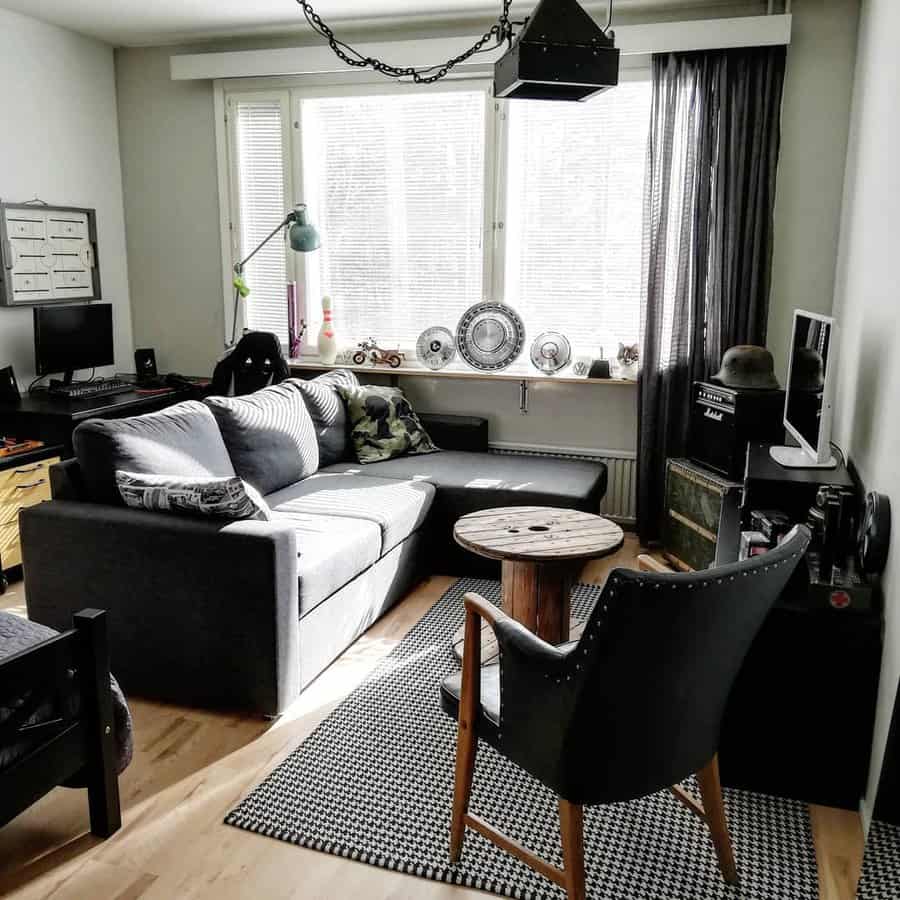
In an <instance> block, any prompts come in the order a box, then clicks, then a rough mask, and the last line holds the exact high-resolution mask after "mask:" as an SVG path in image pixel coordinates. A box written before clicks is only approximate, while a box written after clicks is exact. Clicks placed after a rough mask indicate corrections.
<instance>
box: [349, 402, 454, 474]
mask: <svg viewBox="0 0 900 900" xmlns="http://www.w3.org/2000/svg"><path fill="white" fill-rule="evenodd" d="M338 391H340V394H341V396H342V397H343V398H344V401H345V402H346V404H347V415H348V416H349V417H350V428H351V431H350V439H351V441H352V442H353V447H354V449H355V450H356V458H357V459H358V460H359V462H361V463H373V462H383V461H384V460H386V459H393V458H394V457H396V456H405V455H406V454H417V453H435V452H436V451H437V449H438V448H437V447H435V445H434V443H433V442H432V440H431V438H430V437H429V436H428V432H427V431H425V429H424V427H423V426H422V423H421V422H420V421H419V417H418V416H417V415H416V414H415V412H414V411H413V408H412V407H411V406H410V405H409V401H408V400H407V399H406V396H405V394H404V393H403V391H401V390H400V388H395V387H379V386H375V385H363V386H361V387H355V388H348V387H339V388H338Z"/></svg>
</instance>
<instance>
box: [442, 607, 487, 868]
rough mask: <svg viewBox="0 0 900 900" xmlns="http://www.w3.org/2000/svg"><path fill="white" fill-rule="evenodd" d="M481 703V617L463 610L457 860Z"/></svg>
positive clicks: (454, 835) (453, 841) (453, 850)
mask: <svg viewBox="0 0 900 900" xmlns="http://www.w3.org/2000/svg"><path fill="white" fill-rule="evenodd" d="M480 704H481V618H480V617H479V616H478V615H477V614H476V613H474V612H472V611H471V610H467V611H466V625H465V642H464V645H463V666H462V689H461V691H460V698H459V727H458V731H457V737H456V778H455V782H454V787H453V815H452V818H451V820H450V862H452V863H457V862H459V857H460V854H461V853H462V844H463V836H464V835H465V832H466V813H467V812H468V811H469V795H470V794H471V792H472V776H473V775H474V773H475V756H476V754H477V752H478V732H477V728H478V713H479V708H480Z"/></svg>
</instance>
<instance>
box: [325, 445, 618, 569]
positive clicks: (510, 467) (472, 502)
mask: <svg viewBox="0 0 900 900" xmlns="http://www.w3.org/2000/svg"><path fill="white" fill-rule="evenodd" d="M363 471H364V472H365V477H367V478H369V477H372V476H378V477H379V478H382V477H387V478H402V479H413V480H418V481H419V482H420V483H423V484H426V483H427V484H433V485H434V486H435V487H436V489H437V492H436V494H435V498H434V503H433V504H432V511H431V516H430V521H429V527H430V528H431V530H432V534H433V540H432V542H431V544H430V546H431V548H432V555H433V559H432V560H431V564H432V569H433V571H435V572H438V573H440V574H443V575H451V574H458V575H478V576H483V577H490V578H496V577H497V576H498V575H499V572H500V565H499V563H497V562H495V561H494V560H489V559H485V558H484V557H481V556H476V555H475V554H474V553H471V552H469V551H468V550H464V549H463V548H462V547H460V546H459V545H458V544H457V543H456V542H455V540H454V539H453V526H454V525H455V524H456V520H457V519H459V518H460V517H461V516H464V515H466V514H467V513H470V512H476V511H477V510H482V509H491V508H493V507H499V506H557V507H562V508H564V509H582V510H585V511H586V512H593V513H596V512H599V510H600V501H601V500H602V499H603V495H604V494H605V493H606V477H607V473H606V466H604V465H603V464H602V463H591V462H582V461H579V460H569V459H554V458H550V457H542V456H525V455H519V456H515V455H509V454H496V453H470V452H467V451H463V450H442V451H441V452H440V453H432V454H430V455H428V456H401V457H398V458H397V459H390V460H387V461H385V462H378V463H370V464H369V465H367V466H361V465H359V464H354V463H346V462H345V463H338V464H336V465H333V466H330V467H329V468H328V469H325V470H324V471H322V472H320V473H319V474H320V475H324V474H331V473H335V472H342V473H344V474H346V475H347V477H351V476H352V477H357V478H361V477H363V476H362V475H361V474H359V473H361V472H363ZM353 473H357V474H355V475H353Z"/></svg>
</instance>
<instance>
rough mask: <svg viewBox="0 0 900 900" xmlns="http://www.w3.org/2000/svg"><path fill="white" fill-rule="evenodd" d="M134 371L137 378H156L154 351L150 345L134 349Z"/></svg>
mask: <svg viewBox="0 0 900 900" xmlns="http://www.w3.org/2000/svg"><path fill="white" fill-rule="evenodd" d="M134 371H135V374H136V375H137V377H138V379H144V378H156V376H157V374H158V373H157V371H156V353H155V352H154V350H153V348H152V347H146V348H144V349H142V350H140V349H139V350H135V351H134Z"/></svg>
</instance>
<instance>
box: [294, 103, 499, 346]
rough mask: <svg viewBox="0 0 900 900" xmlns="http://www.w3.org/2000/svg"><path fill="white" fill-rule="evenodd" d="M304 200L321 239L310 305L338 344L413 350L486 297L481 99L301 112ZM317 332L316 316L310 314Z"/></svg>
mask: <svg viewBox="0 0 900 900" xmlns="http://www.w3.org/2000/svg"><path fill="white" fill-rule="evenodd" d="M300 104H301V115H300V123H301V126H300V134H301V140H302V156H303V185H304V197H305V199H306V200H307V202H308V203H309V204H310V209H311V213H312V216H313V219H314V221H315V222H316V224H317V225H318V226H319V228H320V229H321V232H322V248H321V250H320V251H319V252H318V253H317V254H316V255H315V258H310V260H309V262H308V264H307V266H308V268H307V286H308V292H307V296H309V297H310V300H311V307H312V305H314V302H315V300H316V299H317V298H320V297H321V296H322V295H323V294H330V295H331V296H332V297H333V299H334V307H335V312H334V321H335V331H336V333H337V335H338V340H339V341H340V342H341V343H342V344H350V343H352V342H356V341H359V340H362V339H363V338H366V337H368V336H370V335H371V336H373V337H374V338H375V339H376V340H378V341H379V342H380V343H381V344H382V346H389V345H391V346H397V345H398V343H399V346H400V347H403V348H412V347H414V346H415V342H416V338H417V337H418V336H419V334H420V333H421V332H422V331H423V330H424V329H425V328H426V327H428V326H430V325H446V326H447V327H450V328H451V329H452V328H454V327H455V325H456V322H457V320H458V319H459V316H460V314H461V313H462V312H463V311H464V310H465V309H466V308H467V307H468V306H469V305H470V304H472V303H475V302H477V301H479V300H481V298H482V293H483V283H482V278H483V248H482V232H483V228H484V203H485V178H484V169H485V158H484V153H485V147H484V134H485V114H486V110H485V106H486V103H485V94H484V92H483V91H477V90H473V91H466V90H457V91H445V92H432V91H429V92H428V93H415V94H412V93H400V94H374V95H367V96H347V95H338V96H329V97H318V98H306V99H302V100H301V101H300ZM309 312H310V318H311V319H312V320H313V321H315V317H316V315H317V311H316V310H315V309H313V308H310V310H309Z"/></svg>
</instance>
